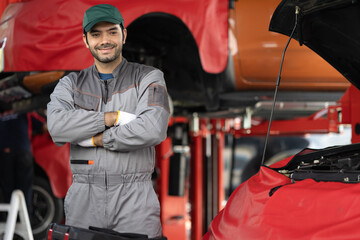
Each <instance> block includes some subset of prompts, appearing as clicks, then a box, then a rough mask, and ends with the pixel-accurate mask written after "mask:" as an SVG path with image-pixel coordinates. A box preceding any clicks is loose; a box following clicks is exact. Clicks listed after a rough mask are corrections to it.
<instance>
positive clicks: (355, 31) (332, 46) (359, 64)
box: [269, 0, 360, 89]
mask: <svg viewBox="0 0 360 240" xmlns="http://www.w3.org/2000/svg"><path fill="white" fill-rule="evenodd" d="M296 6H298V7H299V8H300V11H299V14H298V21H297V27H296V30H295V33H294V35H293V38H294V39H296V40H297V41H298V42H299V43H300V44H304V45H306V46H307V47H309V48H310V49H312V50H313V51H314V52H316V53H317V54H318V55H320V56H321V57H322V58H323V59H325V60H326V61H327V62H329V63H330V64H331V65H332V66H333V67H334V68H335V69H337V70H338V71H339V72H340V73H341V74H342V75H343V76H344V77H345V78H347V79H348V80H349V81H350V82H351V83H352V84H353V85H354V86H355V87H357V88H358V89H360V31H359V29H360V4H359V2H358V1H356V0H301V1H300V0H283V1H282V2H281V3H280V4H279V6H278V7H277V9H276V10H275V12H274V14H273V16H272V19H271V22H270V28H269V30H270V31H273V32H278V33H281V34H285V35H287V36H290V34H291V32H292V29H293V27H294V25H295V8H296ZM285 62H286V59H285Z"/></svg>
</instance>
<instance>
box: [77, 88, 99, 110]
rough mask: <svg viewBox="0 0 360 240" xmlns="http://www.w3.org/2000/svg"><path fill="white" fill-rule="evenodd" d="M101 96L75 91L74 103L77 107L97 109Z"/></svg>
mask: <svg viewBox="0 0 360 240" xmlns="http://www.w3.org/2000/svg"><path fill="white" fill-rule="evenodd" d="M100 99H101V98H100V97H98V96H93V95H89V94H86V93H82V92H79V91H75V92H74V104H75V107H76V108H77V109H79V108H82V109H85V110H88V111H97V110H98V108H99V104H100Z"/></svg>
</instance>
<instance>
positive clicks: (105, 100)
mask: <svg viewBox="0 0 360 240" xmlns="http://www.w3.org/2000/svg"><path fill="white" fill-rule="evenodd" d="M104 83H105V98H104V103H105V104H106V103H107V98H108V84H107V80H105V81H104Z"/></svg>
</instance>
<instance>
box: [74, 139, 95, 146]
mask: <svg viewBox="0 0 360 240" xmlns="http://www.w3.org/2000/svg"><path fill="white" fill-rule="evenodd" d="M77 144H78V145H79V146H82V147H96V146H95V143H94V137H92V138H88V139H85V140H83V141H81V142H78V143H77Z"/></svg>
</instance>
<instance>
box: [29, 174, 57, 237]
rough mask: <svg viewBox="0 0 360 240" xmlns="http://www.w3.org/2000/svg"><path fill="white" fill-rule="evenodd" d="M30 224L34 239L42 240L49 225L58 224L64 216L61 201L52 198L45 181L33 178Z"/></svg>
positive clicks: (49, 188)
mask: <svg viewBox="0 0 360 240" xmlns="http://www.w3.org/2000/svg"><path fill="white" fill-rule="evenodd" d="M32 196H33V197H32V209H31V211H30V222H31V227H32V231H33V235H34V239H44V238H45V235H46V230H47V227H48V226H49V224H50V223H52V222H56V223H60V222H61V221H62V219H63V216H64V202H63V199H60V198H57V197H55V196H54V194H53V192H52V190H51V186H50V184H49V182H48V181H47V180H45V179H44V178H40V177H35V179H34V182H33V194H32Z"/></svg>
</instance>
